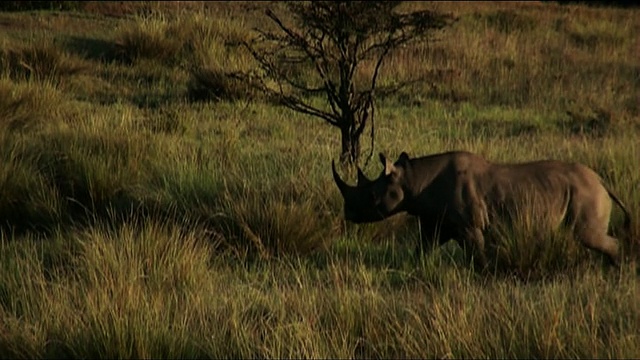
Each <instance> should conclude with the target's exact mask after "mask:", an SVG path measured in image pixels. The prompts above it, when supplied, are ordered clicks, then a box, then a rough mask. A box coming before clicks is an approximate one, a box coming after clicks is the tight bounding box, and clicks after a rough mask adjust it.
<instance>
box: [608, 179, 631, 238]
mask: <svg viewBox="0 0 640 360" xmlns="http://www.w3.org/2000/svg"><path fill="white" fill-rule="evenodd" d="M605 189H606V190H607V193H608V194H609V197H610V198H611V199H612V200H613V201H615V203H616V204H618V206H619V207H620V209H622V212H624V229H625V231H626V232H627V235H628V236H631V214H629V210H627V208H626V207H625V206H624V204H623V203H622V201H620V199H618V197H617V196H616V195H615V194H614V193H613V192H612V191H611V190H610V189H609V188H607V187H606V186H605Z"/></svg>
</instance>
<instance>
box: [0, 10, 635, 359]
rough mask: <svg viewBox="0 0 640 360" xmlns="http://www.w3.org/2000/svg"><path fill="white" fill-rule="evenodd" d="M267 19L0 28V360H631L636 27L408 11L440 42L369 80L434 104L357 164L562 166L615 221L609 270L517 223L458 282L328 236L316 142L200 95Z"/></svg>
mask: <svg viewBox="0 0 640 360" xmlns="http://www.w3.org/2000/svg"><path fill="white" fill-rule="evenodd" d="M267 5H268V3H244V2H237V3H210V4H203V3H195V4H194V3H190V2H165V3H154V2H139V3H126V4H124V5H123V4H120V5H117V6H116V5H115V3H104V2H89V3H88V4H86V5H85V6H84V7H79V6H78V8H77V9H74V10H72V11H28V12H0V29H1V30H2V31H0V51H1V52H0V70H1V71H2V73H1V77H0V357H2V358H51V357H65V358H94V357H100V358H160V357H163V358H221V357H233V358H236V357H242V358H248V357H260V358H263V357H268V358H282V357H296V358H418V357H421V358H422V357H428V358H503V357H509V358H521V357H522V358H532V357H533V358H540V357H545V358H550V357H553V358H640V301H639V300H640V271H639V270H638V269H639V268H638V259H639V258H640V257H639V256H638V254H640V247H638V246H637V245H634V244H633V242H632V240H633V239H635V240H637V241H640V188H639V186H640V170H639V165H640V141H639V139H640V58H639V57H638V49H639V48H640V37H639V35H638V34H640V11H639V10H636V9H617V8H609V7H603V8H592V7H586V6H583V5H571V6H560V5H557V4H555V3H541V2H535V3H534V2H530V3H529V2H526V3H517V2H516V3H513V2H510V3H456V2H454V3H448V2H443V3H435V4H433V5H430V4H427V3H413V4H408V6H409V7H416V8H417V7H424V6H433V7H435V8H436V9H437V10H440V11H445V12H452V13H454V14H455V15H456V16H458V17H459V21H458V22H457V23H456V24H455V25H454V26H453V27H452V28H449V29H448V30H446V31H445V32H443V33H441V34H438V36H437V41H434V42H431V43H428V44H420V45H416V46H414V47H411V48H408V49H405V50H403V51H402V52H400V53H398V54H397V55H395V56H394V57H393V58H391V59H390V61H389V63H388V64H387V66H386V67H385V69H384V71H385V73H384V76H383V78H382V79H381V81H394V79H398V78H403V77H411V76H412V75H413V74H416V73H425V72H426V73H430V74H432V78H433V81H432V82H429V83H426V84H422V85H420V86H417V87H415V88H412V89H408V90H407V91H404V92H401V93H399V94H395V95H393V96H390V97H388V98H384V99H379V102H378V108H377V120H376V129H377V134H376V148H375V151H376V152H377V151H382V152H384V153H385V154H387V155H388V156H390V157H393V158H395V157H397V156H398V155H399V154H400V153H401V152H402V151H406V152H408V153H409V154H410V155H415V156H419V155H424V154H429V153H436V152H442V151H448V150H454V149H463V150H470V151H474V152H477V153H480V154H482V155H484V156H485V157H487V158H489V159H491V160H495V161H525V160H533V159H541V158H556V159H563V160H569V161H578V162H582V163H584V164H587V165H589V166H590V167H592V168H593V169H595V170H596V171H597V172H598V173H599V174H601V175H602V177H603V178H604V180H605V182H606V183H607V184H608V185H609V186H610V187H611V188H612V189H613V190H614V192H615V193H616V194H618V195H619V197H620V199H621V200H622V201H623V202H624V203H625V204H626V205H627V207H628V208H629V210H630V212H631V215H632V229H631V233H630V234H626V233H624V231H623V230H622V216H621V213H620V211H619V210H615V209H614V214H613V219H612V229H613V231H614V232H615V233H616V234H617V236H618V237H619V238H620V239H621V242H620V243H621V245H622V248H623V251H624V255H625V262H624V264H623V266H622V267H621V269H619V270H616V269H612V268H608V267H606V266H603V262H602V261H601V260H602V259H601V258H600V256H598V255H597V254H594V253H591V252H589V251H587V250H584V249H582V248H581V247H580V245H578V244H576V243H575V242H574V241H573V239H571V237H570V236H568V235H567V234H564V233H562V232H561V231H560V232H558V233H553V234H546V235H545V234H542V235H541V234H533V233H531V232H530V231H528V228H527V226H526V224H523V225H522V226H521V227H519V228H516V229H512V230H510V231H509V232H507V233H503V234H502V238H503V239H502V240H503V242H502V244H501V247H500V248H499V249H498V251H497V252H496V255H495V263H496V266H495V271H493V272H492V273H490V274H480V273H477V272H474V271H472V270H470V269H469V267H468V266H467V264H465V263H464V261H463V256H462V254H461V251H460V249H459V248H458V247H457V245H456V244H455V243H453V242H451V243H448V244H446V245H445V246H443V247H441V248H439V249H435V250H434V251H433V253H432V254H430V255H429V256H425V257H423V258H420V259H416V258H414V257H413V256H412V254H413V248H414V245H415V243H416V241H417V239H418V230H417V224H416V222H415V220H414V219H411V218H409V217H406V216H401V215H400V216H396V217H394V218H391V219H388V220H386V221H385V222H382V223H378V224H368V225H359V226H358V225H353V224H349V223H345V222H344V221H343V220H342V198H341V196H340V194H339V192H338V189H337V188H336V186H335V184H334V183H333V179H332V177H331V170H330V163H331V160H332V159H334V158H335V159H337V158H338V156H339V149H340V143H339V141H340V140H339V133H338V131H337V130H336V129H334V128H331V127H329V126H328V125H326V124H324V123H323V122H322V121H321V120H318V119H313V118H309V117H306V116H302V115H299V114H296V113H292V112H289V111H288V110H286V109H283V108H280V107H277V106H274V105H272V104H270V103H267V102H265V101H263V100H261V98H260V96H259V94H253V93H251V91H250V90H249V89H247V88H246V86H243V84H238V83H233V82H231V81H228V80H225V79H224V78H223V77H221V76H220V74H221V73H222V72H223V71H224V70H227V69H248V68H250V67H251V66H252V63H251V60H250V58H249V57H248V56H247V55H246V54H243V53H241V52H239V51H238V50H237V49H234V48H229V47H227V46H225V44H226V43H228V42H230V41H235V40H238V39H246V38H248V37H250V36H251V34H252V33H251V28H253V27H255V26H267V25H268V24H267V23H265V21H266V20H265V19H266V18H265V17H264V16H263V15H262V13H261V12H260V11H259V10H260V9H261V8H264V7H265V6H267ZM274 6H279V5H278V4H275V5H274ZM250 10H258V11H250ZM364 143H365V144H368V141H367V140H366V139H365V141H364ZM364 150H365V151H368V150H369V149H368V148H366V146H365V149H364ZM380 169H381V167H380V164H379V163H377V162H376V161H373V162H371V163H369V164H368V165H367V166H366V167H365V172H366V173H367V174H368V175H369V176H370V177H375V176H377V174H378V173H379V171H380ZM526 220H529V222H531V221H535V219H526ZM525 222H526V221H525Z"/></svg>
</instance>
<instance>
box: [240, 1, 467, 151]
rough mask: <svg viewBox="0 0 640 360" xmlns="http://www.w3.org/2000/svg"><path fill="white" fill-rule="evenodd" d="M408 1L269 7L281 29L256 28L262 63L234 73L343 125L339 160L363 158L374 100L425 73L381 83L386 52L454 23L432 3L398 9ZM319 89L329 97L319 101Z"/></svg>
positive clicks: (255, 51) (252, 46)
mask: <svg viewBox="0 0 640 360" xmlns="http://www.w3.org/2000/svg"><path fill="white" fill-rule="evenodd" d="M401 5H402V2H391V1H313V2H290V3H286V4H283V6H284V8H285V10H286V12H285V13H284V14H279V13H276V12H275V11H274V10H271V9H269V10H267V12H266V16H267V17H269V19H271V20H272V22H273V24H275V29H271V30H266V29H257V31H258V34H259V36H257V37H256V38H255V39H254V40H253V41H251V42H246V43H244V45H245V46H246V48H247V49H248V50H249V51H250V52H251V54H252V55H253V57H254V58H255V60H257V62H258V64H259V71H258V72H255V73H252V74H236V76H240V77H243V78H244V79H246V80H248V81H251V83H252V84H254V85H255V86H257V87H259V88H261V89H262V90H263V91H264V92H265V93H267V94H268V95H269V96H270V97H271V98H273V99H275V100H276V101H278V102H279V103H281V104H282V105H284V106H286V107H288V108H290V109H292V110H294V111H298V112H300V113H304V114H308V115H312V116H314V117H318V118H321V119H323V120H325V121H326V122H327V123H329V124H331V125H332V126H336V127H338V128H339V129H340V132H341V139H342V148H341V160H342V161H343V162H347V163H357V161H358V158H359V155H360V137H361V135H362V134H363V132H364V130H365V127H366V126H367V125H368V124H369V123H370V124H371V139H372V151H373V139H374V132H375V130H374V123H373V120H374V109H375V108H374V100H375V98H376V96H378V95H382V94H388V93H392V92H395V91H397V90H399V89H401V88H402V87H405V86H407V85H408V84H410V83H413V82H417V81H422V80H423V79H422V78H414V79H404V80H402V79H399V81H397V82H395V83H394V84H393V85H385V86H380V85H379V84H378V83H377V80H378V78H379V75H380V72H381V71H382V67H383V64H384V60H385V59H386V58H387V57H388V55H389V54H391V53H392V52H394V51H395V50H397V49H399V48H401V47H403V46H405V45H407V44H408V43H410V42H414V41H419V40H428V39H430V36H432V33H433V32H434V31H436V30H440V29H442V28H444V27H446V26H448V25H450V24H451V23H452V22H453V21H454V20H455V19H454V17H453V16H452V15H450V14H440V13H437V12H435V11H431V10H420V11H413V12H402V11H399V9H400V8H401ZM318 95H321V96H323V97H324V98H325V99H326V103H322V104H319V103H318V101H317V98H318Z"/></svg>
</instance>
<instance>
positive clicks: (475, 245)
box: [462, 228, 488, 271]
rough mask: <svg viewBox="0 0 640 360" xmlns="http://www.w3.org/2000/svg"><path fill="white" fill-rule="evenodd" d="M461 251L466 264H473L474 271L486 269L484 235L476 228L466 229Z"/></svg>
mask: <svg viewBox="0 0 640 360" xmlns="http://www.w3.org/2000/svg"><path fill="white" fill-rule="evenodd" d="M462 244H463V249H464V252H465V255H466V257H467V262H468V263H473V264H474V266H475V268H476V270H481V271H482V270H485V269H486V268H487V264H488V263H487V256H486V254H485V245H484V235H483V234H482V230H480V229H478V228H472V229H468V230H466V231H465V233H464V240H463V241H462Z"/></svg>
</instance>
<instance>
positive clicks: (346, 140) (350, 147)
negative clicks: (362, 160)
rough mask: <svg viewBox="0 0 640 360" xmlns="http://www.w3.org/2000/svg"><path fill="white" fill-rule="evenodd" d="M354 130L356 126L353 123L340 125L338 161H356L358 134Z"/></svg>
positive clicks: (358, 148) (349, 163)
mask: <svg viewBox="0 0 640 360" xmlns="http://www.w3.org/2000/svg"><path fill="white" fill-rule="evenodd" d="M355 130H356V127H355V126H354V124H344V125H343V126H341V127H340V135H341V140H342V148H341V149H342V152H341V153H340V162H342V163H343V164H348V165H354V164H357V163H358V157H359V156H360V134H359V133H357V131H355Z"/></svg>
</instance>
